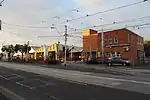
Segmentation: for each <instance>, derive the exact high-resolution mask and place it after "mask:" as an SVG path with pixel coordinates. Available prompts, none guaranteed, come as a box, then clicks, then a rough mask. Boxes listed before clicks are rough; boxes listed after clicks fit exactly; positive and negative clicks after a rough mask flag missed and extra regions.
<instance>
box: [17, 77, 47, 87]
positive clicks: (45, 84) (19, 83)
mask: <svg viewBox="0 0 150 100" xmlns="http://www.w3.org/2000/svg"><path fill="white" fill-rule="evenodd" d="M36 80H38V81H40V82H42V83H43V84H44V85H38V86H34V87H32V86H29V85H25V84H23V83H22V82H25V81H20V82H16V84H18V85H20V86H23V87H27V88H29V89H36V88H39V87H46V86H48V85H49V84H48V82H46V81H43V80H40V79H33V80H31V81H30V82H32V81H36ZM27 81H28V80H27ZM28 82H29V81H28Z"/></svg>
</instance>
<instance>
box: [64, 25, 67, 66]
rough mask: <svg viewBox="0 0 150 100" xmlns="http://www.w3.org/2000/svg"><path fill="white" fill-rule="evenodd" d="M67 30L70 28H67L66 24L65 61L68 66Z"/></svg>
mask: <svg viewBox="0 0 150 100" xmlns="http://www.w3.org/2000/svg"><path fill="white" fill-rule="evenodd" d="M67 31H68V29H67V25H65V35H64V36H65V61H64V66H65V67H66V66H67V65H66V63H67V36H68V34H67Z"/></svg>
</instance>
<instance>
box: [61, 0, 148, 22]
mask: <svg viewBox="0 0 150 100" xmlns="http://www.w3.org/2000/svg"><path fill="white" fill-rule="evenodd" d="M146 1H148V0H142V1H138V2H135V3H131V4H128V5H124V6H119V7H115V8H112V9H108V10H105V11H102V12H97V13H93V14H87V15H85V16H81V17H77V18H73V19H69V20H66V21H64V22H61V23H60V24H63V23H67V22H71V21H75V20H79V19H83V18H86V17H91V16H95V15H98V14H102V13H106V12H110V11H114V10H118V9H122V8H126V7H130V6H133V5H137V4H141V3H143V2H146Z"/></svg>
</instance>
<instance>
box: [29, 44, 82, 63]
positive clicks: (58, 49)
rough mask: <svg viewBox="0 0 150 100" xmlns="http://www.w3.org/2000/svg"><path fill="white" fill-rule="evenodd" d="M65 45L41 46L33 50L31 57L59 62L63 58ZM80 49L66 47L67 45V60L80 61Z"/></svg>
mask: <svg viewBox="0 0 150 100" xmlns="http://www.w3.org/2000/svg"><path fill="white" fill-rule="evenodd" d="M64 48H65V45H63V44H58V43H54V44H52V45H50V46H46V45H43V46H41V47H38V48H36V49H35V52H33V54H32V55H34V58H35V59H37V60H46V58H49V60H60V59H63V58H64V54H65V51H64ZM82 50H83V48H82V47H77V46H68V45H67V60H81V55H82ZM32 58H33V57H32Z"/></svg>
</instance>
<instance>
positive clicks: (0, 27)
mask: <svg viewBox="0 0 150 100" xmlns="http://www.w3.org/2000/svg"><path fill="white" fill-rule="evenodd" d="M1 30H2V21H1V20H0V31H1Z"/></svg>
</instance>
